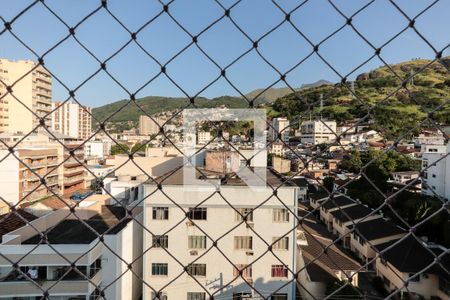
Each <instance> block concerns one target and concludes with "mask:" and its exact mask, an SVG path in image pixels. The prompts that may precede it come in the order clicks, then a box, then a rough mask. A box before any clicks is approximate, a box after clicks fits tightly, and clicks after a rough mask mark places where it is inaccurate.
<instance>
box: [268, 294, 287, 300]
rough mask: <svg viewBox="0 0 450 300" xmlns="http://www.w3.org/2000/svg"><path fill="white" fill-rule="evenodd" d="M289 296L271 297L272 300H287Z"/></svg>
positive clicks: (277, 295) (275, 295)
mask: <svg viewBox="0 0 450 300" xmlns="http://www.w3.org/2000/svg"><path fill="white" fill-rule="evenodd" d="M287 298H288V296H287V294H273V295H272V296H271V297H270V300H287Z"/></svg>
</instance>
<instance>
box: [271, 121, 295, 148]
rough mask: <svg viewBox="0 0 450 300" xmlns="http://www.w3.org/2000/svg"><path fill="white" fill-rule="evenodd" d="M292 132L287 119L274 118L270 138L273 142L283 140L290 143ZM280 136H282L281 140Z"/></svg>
mask: <svg viewBox="0 0 450 300" xmlns="http://www.w3.org/2000/svg"><path fill="white" fill-rule="evenodd" d="M290 130H291V128H290V127H289V120H288V119H287V118H273V119H272V127H270V128H269V132H270V138H271V140H272V141H277V140H281V141H283V142H285V143H288V142H289V133H290ZM279 135H281V138H280V136H279Z"/></svg>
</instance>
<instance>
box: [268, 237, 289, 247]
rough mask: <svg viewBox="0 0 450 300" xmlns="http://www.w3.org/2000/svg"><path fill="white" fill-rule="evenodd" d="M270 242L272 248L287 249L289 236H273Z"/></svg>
mask: <svg viewBox="0 0 450 300" xmlns="http://www.w3.org/2000/svg"><path fill="white" fill-rule="evenodd" d="M272 242H273V243H274V244H273V245H272V249H273V250H289V237H287V236H285V237H283V238H281V239H280V238H279V237H274V238H273V239H272Z"/></svg>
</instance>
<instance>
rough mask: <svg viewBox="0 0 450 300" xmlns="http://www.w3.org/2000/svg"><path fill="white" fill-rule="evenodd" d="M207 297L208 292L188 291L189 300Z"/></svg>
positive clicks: (201, 299) (200, 299)
mask: <svg viewBox="0 0 450 300" xmlns="http://www.w3.org/2000/svg"><path fill="white" fill-rule="evenodd" d="M205 299H206V293H198V292H196V293H193V292H188V293H187V300H205Z"/></svg>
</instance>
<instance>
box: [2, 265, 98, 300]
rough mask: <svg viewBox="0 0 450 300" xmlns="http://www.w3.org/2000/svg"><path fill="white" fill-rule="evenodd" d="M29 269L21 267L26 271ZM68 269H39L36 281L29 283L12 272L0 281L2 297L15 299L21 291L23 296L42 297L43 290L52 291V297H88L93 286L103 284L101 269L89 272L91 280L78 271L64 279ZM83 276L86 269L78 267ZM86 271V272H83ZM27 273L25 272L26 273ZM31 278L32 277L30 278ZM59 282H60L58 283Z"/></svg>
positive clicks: (23, 277) (18, 274)
mask: <svg viewBox="0 0 450 300" xmlns="http://www.w3.org/2000/svg"><path fill="white" fill-rule="evenodd" d="M25 268H27V267H21V269H25ZM67 268H68V267H38V268H37V269H38V272H37V273H38V274H37V276H36V279H34V281H35V282H36V284H38V285H39V286H40V287H41V288H39V287H38V286H36V284H35V283H32V282H30V281H28V280H27V279H26V278H25V276H23V274H21V273H19V272H18V271H15V270H14V271H11V272H10V273H9V274H8V275H7V276H6V277H4V278H3V279H0V290H1V291H2V292H1V293H2V296H10V297H14V296H16V295H17V293H18V291H20V294H21V295H30V296H34V295H42V290H41V289H43V290H50V295H52V294H53V295H56V294H66V295H88V294H89V293H90V289H92V286H93V284H94V285H99V284H100V283H101V279H102V274H101V272H100V271H101V269H100V268H99V269H97V270H96V271H95V272H94V273H92V272H91V270H90V271H89V276H86V277H87V278H89V280H90V281H91V282H92V283H93V284H91V283H90V282H89V281H88V280H87V278H86V277H84V276H82V275H80V274H79V273H78V272H76V271H70V272H69V273H67V274H66V275H65V276H64V277H61V276H62V275H64V274H65V272H66V271H67ZM78 269H79V270H80V271H81V273H83V274H87V273H86V267H78ZM83 269H84V271H83ZM24 272H25V271H24ZM30 277H31V276H30ZM58 280H59V282H57V281H58Z"/></svg>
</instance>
